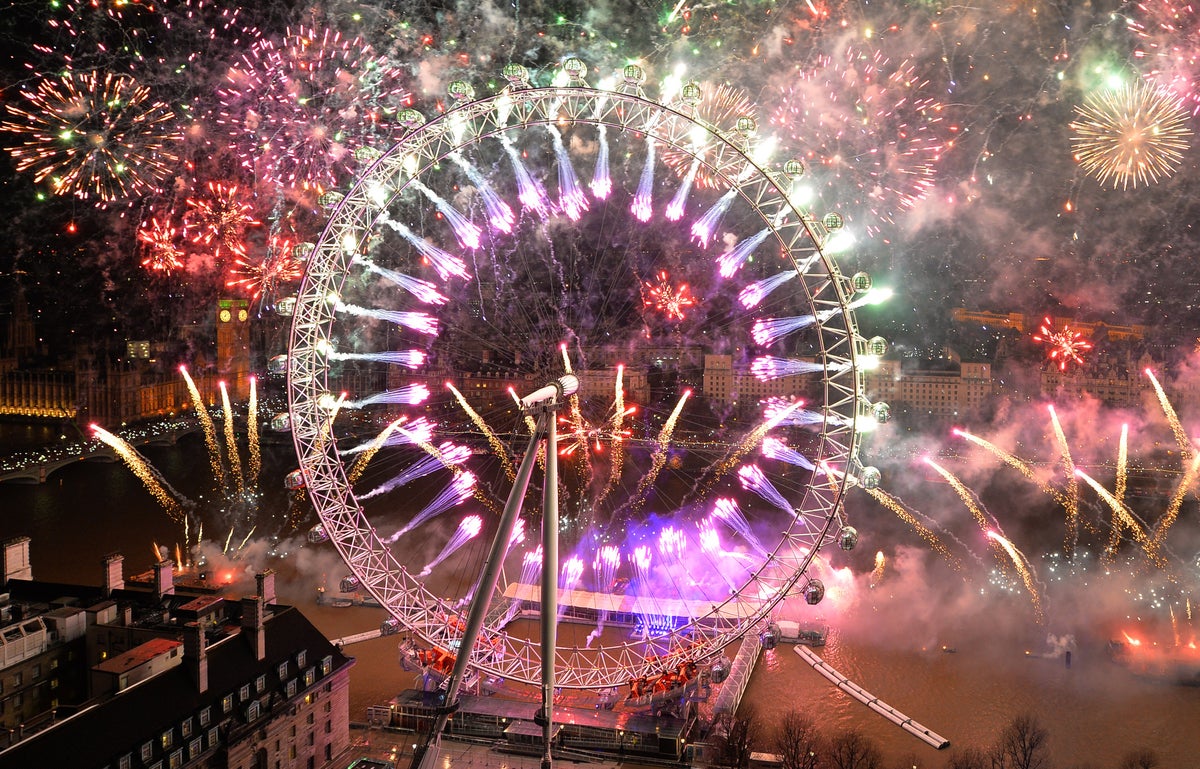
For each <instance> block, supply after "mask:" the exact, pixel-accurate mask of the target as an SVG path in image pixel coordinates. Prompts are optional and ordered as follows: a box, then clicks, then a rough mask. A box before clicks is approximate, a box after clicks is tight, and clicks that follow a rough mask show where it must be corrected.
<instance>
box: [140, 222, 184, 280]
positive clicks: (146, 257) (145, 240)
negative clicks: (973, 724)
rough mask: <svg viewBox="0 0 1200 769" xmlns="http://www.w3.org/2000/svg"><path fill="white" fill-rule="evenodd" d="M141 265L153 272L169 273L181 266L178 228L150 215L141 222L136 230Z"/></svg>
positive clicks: (181, 253)
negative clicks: (147, 219)
mask: <svg viewBox="0 0 1200 769" xmlns="http://www.w3.org/2000/svg"><path fill="white" fill-rule="evenodd" d="M137 239H138V244H139V245H138V248H139V249H140V251H141V254H142V266H143V267H145V268H146V269H147V270H149V271H150V272H153V273H166V274H170V273H172V272H174V271H175V270H179V269H182V268H183V256H184V254H183V250H182V249H181V248H180V247H179V230H178V229H176V228H175V227H173V226H171V224H170V223H169V222H166V221H160V220H159V219H158V217H156V216H152V217H150V220H149V221H145V222H142V224H141V226H139V227H138V231H137Z"/></svg>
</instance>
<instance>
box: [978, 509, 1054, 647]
mask: <svg viewBox="0 0 1200 769" xmlns="http://www.w3.org/2000/svg"><path fill="white" fill-rule="evenodd" d="M987 538H988V539H990V540H991V541H993V542H997V543H999V544H1000V547H1002V548H1004V552H1006V553H1008V556H1009V558H1012V562H1013V565H1014V566H1016V567H1017V573H1018V574H1020V575H1021V581H1022V582H1023V583H1024V584H1025V590H1026V592H1028V593H1029V600H1030V601H1031V602H1032V603H1033V619H1034V621H1035V622H1037V623H1038V624H1039V625H1040V624H1042V623H1043V622H1045V621H1046V616H1045V614H1044V613H1043V611H1042V596H1041V593H1039V592H1038V589H1037V584H1036V583H1035V582H1034V580H1033V571H1032V567H1031V565H1030V563H1029V559H1027V558H1026V557H1025V555H1024V554H1023V553H1022V552H1021V551H1020V550H1018V549H1017V548H1016V547H1014V546H1013V543H1012V542H1009V541H1008V540H1007V539H1006V538H1004V537H1003V536H1001V535H1000V534H999V533H997V532H995V531H988V532H987Z"/></svg>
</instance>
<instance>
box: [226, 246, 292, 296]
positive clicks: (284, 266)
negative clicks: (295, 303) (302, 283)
mask: <svg viewBox="0 0 1200 769" xmlns="http://www.w3.org/2000/svg"><path fill="white" fill-rule="evenodd" d="M303 276H304V263H303V262H302V261H300V260H299V259H297V258H296V256H295V253H294V249H293V248H292V244H291V243H290V242H288V241H287V240H283V239H279V238H272V239H271V244H270V245H269V246H268V247H267V253H266V255H264V256H263V257H262V259H259V260H258V261H255V260H253V259H251V258H249V257H246V256H242V255H239V256H237V257H235V258H234V260H233V267H232V268H230V279H229V280H228V281H226V283H225V285H226V286H227V287H229V288H240V289H243V290H245V291H247V292H248V293H249V294H250V300H251V301H254V302H260V301H261V302H262V303H263V304H264V305H267V306H270V305H272V304H274V300H275V298H276V297H277V296H278V295H279V293H280V290H281V289H283V288H287V287H290V286H291V285H292V284H294V283H296V282H297V281H299V280H300V278H302V277H303Z"/></svg>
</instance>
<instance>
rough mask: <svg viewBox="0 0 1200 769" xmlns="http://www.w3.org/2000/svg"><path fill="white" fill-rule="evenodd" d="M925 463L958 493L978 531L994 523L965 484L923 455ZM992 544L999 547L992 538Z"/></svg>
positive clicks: (989, 528) (984, 530) (987, 529)
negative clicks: (977, 525) (989, 519)
mask: <svg viewBox="0 0 1200 769" xmlns="http://www.w3.org/2000/svg"><path fill="white" fill-rule="evenodd" d="M925 464H927V465H929V466H930V467H932V468H933V469H934V470H936V471H937V473H938V475H940V476H942V478H943V479H945V481H946V483H948V484H950V488H952V489H954V493H956V494H958V498H959V499H961V500H962V502H963V504H964V505H966V507H967V510H968V511H970V513H971V517H972V518H974V519H975V522H976V523H977V524H979V529H980V531H982V532H983V533H984V534H986V533H987V532H988V531H990V530H991V528H992V526H993V525H994V524H993V523H991V522H989V521H988V519H987V516H986V515H984V514H983V509H982V508H981V507H980V506H979V503H978V502H976V501H975V497H974V495H973V494H972V493H971V490H970V489H968V488H967V486H966V484H964V483H963V482H962V481H960V480H959V479H958V478H957V477H956V476H955V475H954V474H953V473H951V472H950V471H949V470H947V469H946V468H944V467H942V466H941V465H939V464H938V463H937V462H934V461H933V460H932V459H931V458H929V457H925ZM992 545H993V547H994V548H995V549H997V550H999V549H1000V547H999V545H998V543H997V542H996V541H995V540H992Z"/></svg>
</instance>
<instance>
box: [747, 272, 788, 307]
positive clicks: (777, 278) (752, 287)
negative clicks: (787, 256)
mask: <svg viewBox="0 0 1200 769" xmlns="http://www.w3.org/2000/svg"><path fill="white" fill-rule="evenodd" d="M799 274H800V273H799V272H797V271H796V270H786V271H784V272H781V273H779V274H778V275H773V276H771V277H769V278H765V279H764V280H760V281H758V282H757V283H751V284H749V285H748V286H746V287H745V288H743V289H742V290H741V291H740V292H739V293H738V301H739V302H741V303H742V306H743V307H745V308H746V309H747V310H752V309H754V308H755V307H757V306H758V305H759V304H760V303H761V302H762V300H763V299H766V298H767V295H768V294H770V293H771V292H772V291H774V290H775V289H777V288H779V287H780V286H782V285H783V284H784V283H787V282H788V281H789V280H791V279H793V278H795V277H796V276H797V275H799Z"/></svg>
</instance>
